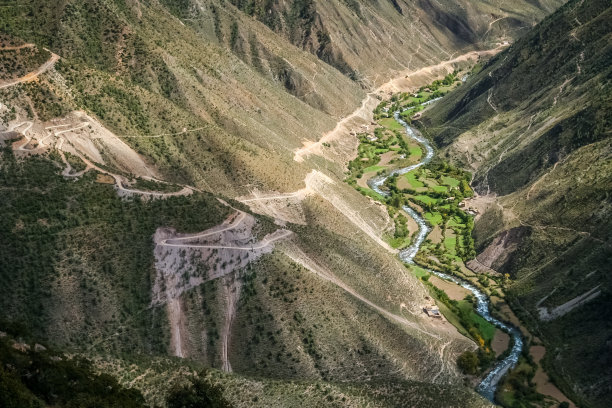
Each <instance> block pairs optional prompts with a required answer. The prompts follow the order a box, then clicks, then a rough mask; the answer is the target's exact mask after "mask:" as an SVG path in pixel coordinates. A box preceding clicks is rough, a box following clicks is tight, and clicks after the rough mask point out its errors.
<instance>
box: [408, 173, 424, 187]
mask: <svg viewBox="0 0 612 408" xmlns="http://www.w3.org/2000/svg"><path fill="white" fill-rule="evenodd" d="M404 177H406V179H407V180H408V182H409V183H410V185H411V186H412V188H420V187H425V184H423V183H421V182H420V181H419V180H417V178H416V173H414V172H410V173H407V174H406V175H405V176H404Z"/></svg>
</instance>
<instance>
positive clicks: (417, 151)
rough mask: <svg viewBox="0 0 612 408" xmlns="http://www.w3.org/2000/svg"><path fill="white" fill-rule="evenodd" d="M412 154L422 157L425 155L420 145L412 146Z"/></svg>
mask: <svg viewBox="0 0 612 408" xmlns="http://www.w3.org/2000/svg"><path fill="white" fill-rule="evenodd" d="M410 156H414V157H416V158H420V157H421V156H423V150H422V149H421V148H420V147H411V148H410Z"/></svg>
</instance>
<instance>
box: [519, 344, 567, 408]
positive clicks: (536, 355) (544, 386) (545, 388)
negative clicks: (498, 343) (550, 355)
mask: <svg viewBox="0 0 612 408" xmlns="http://www.w3.org/2000/svg"><path fill="white" fill-rule="evenodd" d="M529 353H530V354H531V356H532V357H533V360H534V361H535V363H536V364H537V365H538V369H537V371H536V374H535V376H534V377H533V381H534V382H535V383H536V390H537V391H538V392H539V393H540V394H544V395H548V396H549V397H552V398H554V399H556V400H557V401H559V402H563V401H567V402H568V403H569V404H570V407H571V408H576V405H575V404H574V403H573V402H572V401H570V400H569V399H568V398H567V397H566V396H565V395H564V394H563V393H562V392H561V390H559V389H558V388H557V386H556V385H555V384H553V383H552V382H551V381H550V378H548V375H547V374H546V372H545V371H544V369H543V368H542V365H541V364H540V361H541V360H542V358H544V355H545V354H546V347H544V346H531V347H530V348H529Z"/></svg>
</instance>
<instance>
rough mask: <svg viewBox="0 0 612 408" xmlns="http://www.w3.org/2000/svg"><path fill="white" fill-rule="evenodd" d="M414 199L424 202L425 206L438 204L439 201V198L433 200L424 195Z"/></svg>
mask: <svg viewBox="0 0 612 408" xmlns="http://www.w3.org/2000/svg"><path fill="white" fill-rule="evenodd" d="M414 199H415V200H417V201H420V202H422V203H423V204H436V203H437V202H438V201H439V200H438V199H437V198H433V197H430V196H428V195H424V194H420V195H417V196H414Z"/></svg>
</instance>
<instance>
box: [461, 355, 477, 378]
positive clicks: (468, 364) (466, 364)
mask: <svg viewBox="0 0 612 408" xmlns="http://www.w3.org/2000/svg"><path fill="white" fill-rule="evenodd" d="M478 364H479V361H478V355H476V353H474V352H473V351H465V352H463V353H461V355H459V358H458V359H457V366H458V367H459V369H461V371H463V372H464V373H466V374H471V375H474V374H476V373H477V372H478Z"/></svg>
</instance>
